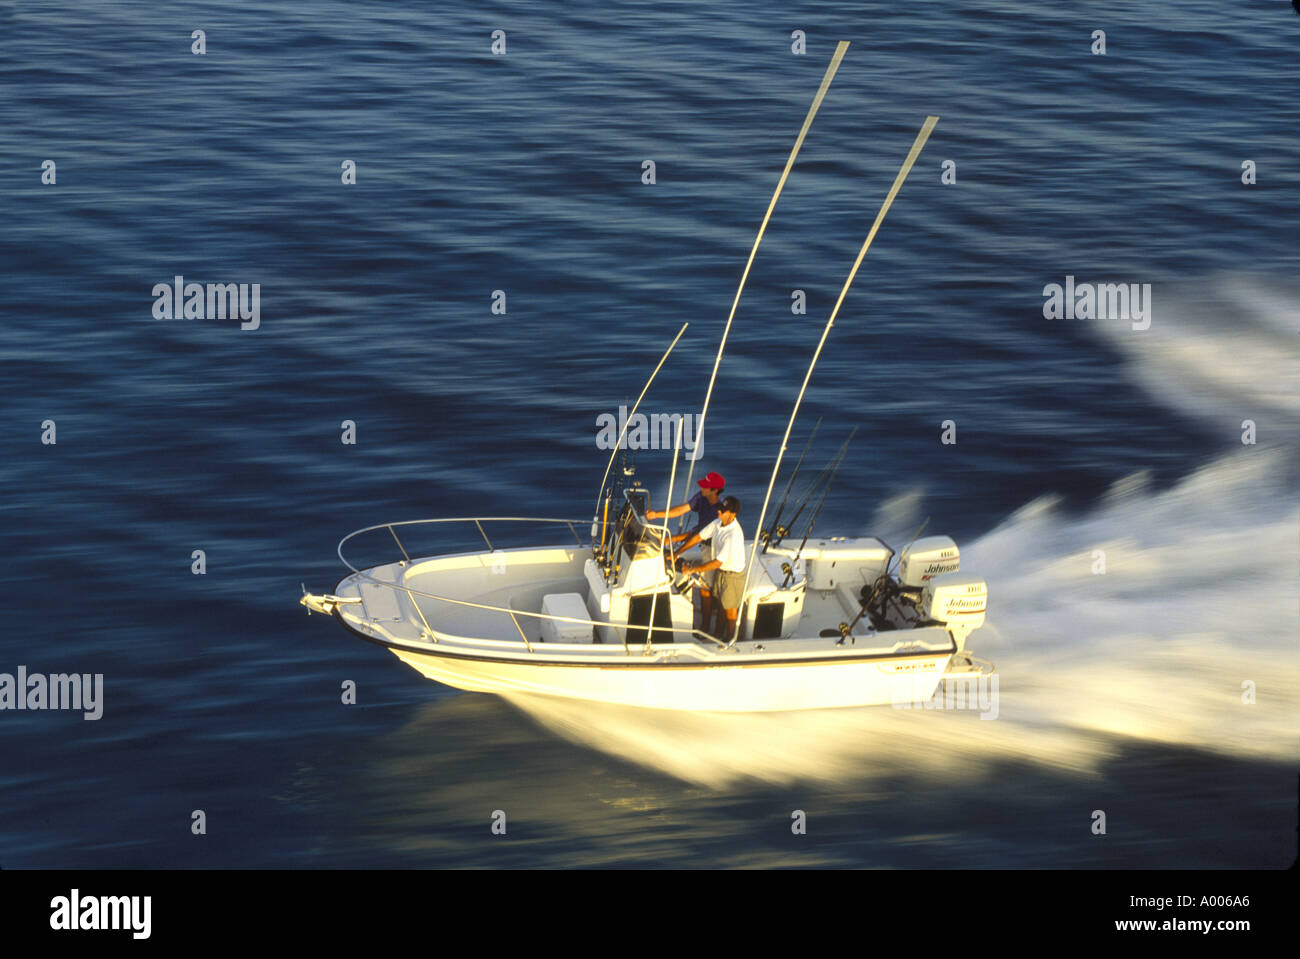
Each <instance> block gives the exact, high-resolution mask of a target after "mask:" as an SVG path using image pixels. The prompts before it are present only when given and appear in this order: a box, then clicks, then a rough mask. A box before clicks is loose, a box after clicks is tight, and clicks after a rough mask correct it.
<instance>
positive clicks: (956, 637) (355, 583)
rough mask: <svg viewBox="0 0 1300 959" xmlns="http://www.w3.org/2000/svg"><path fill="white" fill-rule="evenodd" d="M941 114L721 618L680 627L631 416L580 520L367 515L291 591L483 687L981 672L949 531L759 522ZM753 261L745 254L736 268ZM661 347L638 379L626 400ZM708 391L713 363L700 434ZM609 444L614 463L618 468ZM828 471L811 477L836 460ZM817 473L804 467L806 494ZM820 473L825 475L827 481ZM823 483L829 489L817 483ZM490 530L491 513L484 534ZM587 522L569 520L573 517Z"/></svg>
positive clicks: (727, 683)
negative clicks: (466, 536)
mask: <svg viewBox="0 0 1300 959" xmlns="http://www.w3.org/2000/svg"><path fill="white" fill-rule="evenodd" d="M846 48H847V44H841V45H840V47H839V48H838V49H837V51H836V55H835V57H834V58H833V60H832V62H831V65H830V66H829V67H828V69H827V73H826V77H825V78H824V79H823V81H822V86H821V89H820V90H819V91H818V94H817V96H816V98H815V99H814V101H813V105H812V108H811V109H810V110H809V113H808V116H807V118H806V120H805V122H804V127H803V130H802V131H801V133H800V134H799V139H798V141H797V142H796V144H795V147H794V150H793V151H792V152H791V154H790V159H789V161H788V162H787V164H786V168H785V172H784V173H783V174H782V176H781V180H780V183H779V184H778V186H777V190H776V193H775V194H774V195H773V197H772V202H771V204H770V205H769V207H768V212H767V217H765V218H764V221H763V225H762V227H761V228H760V230H759V233H758V237H757V238H756V239H755V242H754V246H753V249H752V250H751V253H750V260H749V264H750V265H752V264H753V261H754V256H755V253H756V252H757V249H758V245H759V243H760V242H761V240H762V237H763V233H764V231H765V230H766V227H767V223H768V219H769V218H770V216H771V213H772V209H773V208H774V207H775V205H776V201H777V199H778V197H779V196H780V193H781V189H782V186H783V185H784V183H785V180H786V177H787V176H788V174H789V172H790V169H791V167H792V166H793V164H794V159H795V156H796V155H797V153H798V151H799V147H800V145H801V144H802V142H803V138H804V136H805V134H806V133H807V131H808V128H809V126H810V125H811V123H812V119H813V117H814V116H815V115H816V112H817V108H818V106H819V104H820V102H821V99H822V97H823V95H824V94H825V92H826V89H827V87H828V86H829V84H830V81H831V78H832V77H833V75H834V73H835V70H836V68H837V67H838V64H839V61H840V59H841V58H842V57H843V54H844V50H845V49H846ZM937 120H938V118H937V117H930V118H928V119H927V121H926V124H925V126H924V127H923V128H922V131H921V133H920V134H919V135H918V137H917V139H916V142H915V143H914V144H913V147H912V151H911V153H910V154H909V156H908V158H907V160H906V162H905V163H904V164H903V167H902V169H901V170H900V171H899V174H898V177H897V178H896V180H895V182H894V186H893V188H892V189H891V191H890V193H889V195H888V197H887V199H886V200H885V202H884V204H883V205H882V207H881V209H880V212H879V213H878V215H877V217H876V221H875V223H874V225H873V226H872V228H871V232H870V234H869V235H868V237H867V239H866V241H865V242H864V244H863V246H862V250H861V252H860V253H859V254H858V258H857V261H856V262H855V263H854V266H853V270H852V272H850V274H849V277H848V280H847V281H846V282H845V285H844V290H843V291H842V292H841V294H840V299H839V301H838V302H837V303H836V305H835V309H834V311H832V313H831V316H830V319H829V320H828V321H827V324H826V328H825V331H824V332H823V334H822V340H821V343H819V345H818V347H817V352H816V353H815V354H814V356H813V358H812V362H811V363H810V365H809V368H808V375H807V376H806V377H805V379H804V385H803V389H801V390H800V393H799V398H798V399H797V400H796V402H795V408H794V411H793V412H792V414H791V416H790V421H789V425H788V426H787V428H786V434H785V437H784V438H783V440H782V443H781V446H780V452H779V453H778V455H777V459H776V465H775V466H774V468H773V470H772V474H771V478H770V481H769V483H768V489H767V496H766V498H765V500H764V502H763V507H762V510H761V511H760V513H759V515H758V519H757V522H756V523H753V524H752V525H751V524H748V523H746V522H745V521H746V517H744V516H742V517H740V518H739V520H737V521H739V522H741V523H742V529H744V528H746V527H747V528H749V529H751V530H757V531H758V535H757V536H755V537H754V538H753V539H752V541H749V540H747V542H749V543H750V546H749V547H748V550H749V560H748V563H747V567H746V573H745V585H744V589H743V591H742V596H743V599H742V602H741V604H740V607H739V613H738V616H737V619H736V626H735V630H734V635H732V636H730V637H723V636H719V635H717V634H716V630H714V629H713V627H712V625H711V624H701V628H696V627H695V616H696V609H695V605H694V602H693V599H692V595H693V590H692V589H691V588H690V587H691V582H690V578H689V577H683V576H682V575H680V574H679V573H678V571H677V569H676V568H675V567H674V564H673V563H672V557H671V553H670V552H669V550H667V549H666V548H665V546H666V541H667V539H668V538H669V536H670V531H669V529H668V521H667V519H665V520H664V521H663V523H662V524H656V523H651V522H649V521H648V520H647V519H646V512H647V511H648V510H650V509H651V503H650V492H649V491H648V490H647V489H645V488H644V487H642V486H641V485H640V483H639V481H637V480H636V479H635V477H634V468H632V467H629V466H628V465H627V463H626V457H627V453H626V444H625V443H624V439H625V435H626V429H627V426H626V424H625V425H624V427H623V432H622V433H621V434H620V436H619V442H618V444H616V446H615V450H614V453H613V454H612V455H611V457H610V461H609V465H608V466H607V467H606V471H605V478H604V479H603V480H602V481H601V484H600V487H599V490H600V492H599V494H598V496H597V500H596V502H597V509H596V515H595V518H594V519H586V520H564V519H523V518H511V517H476V518H467V519H433V520H415V521H408V522H403V523H390V524H383V525H379V526H372V527H368V528H366V529H363V530H358V531H356V532H354V533H350V534H348V535H347V536H346V537H344V539H343V540H342V541H341V542H340V543H339V549H338V552H339V558H340V559H342V560H343V563H344V564H345V565H346V566H347V567H348V569H349V571H350V572H349V575H348V576H347V577H346V578H344V579H343V580H342V581H341V582H340V583H339V584H338V586H337V587H336V588H335V590H334V592H333V593H332V594H325V595H311V594H308V593H307V592H306V590H305V589H304V591H303V592H304V595H303V597H302V600H301V602H302V604H303V605H305V606H306V607H307V608H308V609H309V610H314V611H317V612H321V613H326V614H329V615H332V616H334V617H335V618H336V619H337V620H338V621H339V622H340V623H342V624H343V625H344V626H345V627H346V628H347V629H349V630H351V631H352V632H353V633H355V634H356V635H358V636H360V637H361V638H362V639H365V640H368V641H370V642H373V643H376V644H378V645H381V646H383V647H385V648H387V649H388V650H390V651H391V652H392V653H393V654H394V655H395V656H397V657H398V658H399V659H401V660H402V661H403V662H405V663H407V664H409V665H410V666H412V667H413V668H415V669H416V670H418V671H419V672H420V673H422V674H423V675H425V676H427V677H428V678H430V679H433V680H436V681H438V682H441V683H444V684H446V685H448V686H454V687H457V688H459V689H467V690H477V691H481V692H492V693H538V694H544V695H551V696H564V697H572V698H579V699H585V700H593V701H598V702H606V703H616V704H622V705H633V706H643V707H650V708H658V709H684V710H716V711H726V712H757V711H777V710H802V709H815V708H828V707H847V706H864V705H879V704H890V703H892V704H902V703H907V704H920V703H924V702H926V701H928V700H930V698H931V697H932V696H933V694H934V692H935V690H936V688H937V687H938V686H939V683H940V682H941V681H942V680H943V679H944V678H945V677H949V678H954V679H963V678H970V677H977V676H981V675H986V674H988V673H989V672H991V671H992V667H991V665H989V664H988V663H985V662H983V661H981V660H979V659H977V658H976V657H974V656H973V655H971V654H970V653H969V652H968V651H966V649H965V641H966V638H967V636H968V635H969V634H970V633H971V631H972V630H974V629H976V628H978V627H979V626H980V625H981V624H982V623H983V622H984V616H985V609H986V605H987V595H988V591H987V587H986V586H985V583H984V581H983V580H981V579H979V578H978V577H974V576H970V575H968V574H966V573H963V572H961V571H960V569H959V563H960V555H959V550H958V548H957V546H956V544H955V543H954V542H953V541H952V540H951V539H949V538H947V537H942V536H931V537H927V538H924V539H921V538H914V540H913V542H911V543H910V544H908V545H907V546H906V547H905V548H903V549H902V550H901V551H899V552H897V553H896V552H895V550H894V549H893V548H891V547H890V546H888V545H887V544H886V543H885V542H883V541H882V540H881V539H878V538H874V537H859V538H836V537H831V538H820V539H814V538H812V536H811V532H812V520H810V521H809V526H808V530H807V532H805V533H804V535H803V539H802V542H800V543H799V544H798V545H797V546H796V545H794V543H793V539H794V537H789V540H788V541H787V536H788V530H786V529H785V528H784V527H782V526H781V525H780V522H779V520H780V517H781V515H782V511H783V510H784V507H785V503H784V502H783V503H782V505H781V508H780V509H778V510H777V513H776V519H774V520H773V521H772V523H771V524H770V528H767V529H764V525H763V524H764V521H765V519H766V518H767V512H768V507H769V505H770V503H771V500H772V491H773V488H774V485H775V483H776V480H777V477H778V475H779V473H780V466H781V459H782V454H783V453H784V451H785V449H786V446H787V444H788V442H789V439H790V435H791V431H792V430H793V427H794V423H795V419H796V417H797V415H798V410H799V405H800V402H801V401H802V399H803V395H804V392H805V391H806V390H807V387H808V383H809V380H810V379H811V377H812V372H813V369H814V367H815V366H816V363H817V358H818V356H819V355H820V353H821V348H822V345H824V343H825V341H826V337H827V335H828V334H829V332H830V329H831V326H832V324H833V323H834V320H835V317H836V314H837V313H838V311H839V307H840V304H841V303H842V302H843V300H844V295H845V293H846V292H847V290H848V287H849V284H851V283H852V280H853V277H854V275H855V274H856V272H857V269H858V266H859V265H860V264H861V262H862V259H863V257H864V256H865V254H866V251H867V248H868V246H869V245H870V243H871V241H872V239H873V238H874V236H875V234H876V231H877V229H878V228H879V226H880V223H881V221H882V220H883V218H884V216H885V214H886V212H887V211H888V209H889V206H890V204H891V203H892V202H893V199H894V197H895V195H896V194H897V192H898V190H899V188H900V187H901V185H902V183H903V181H904V180H905V179H906V177H907V173H908V171H909V170H910V169H911V166H912V164H913V162H914V161H915V159H916V156H917V155H918V154H919V153H920V150H921V148H922V147H923V146H924V143H925V140H926V138H928V136H929V134H930V131H931V130H932V129H933V127H934V124H935V122H937ZM748 273H749V266H748V265H747V266H746V269H745V276H746V277H747V276H748ZM744 282H745V280H744V278H742V280H741V285H740V289H738V290H737V292H736V298H735V301H734V302H733V304H732V311H731V316H730V317H729V318H728V320H727V326H726V330H724V333H723V337H722V344H721V345H720V347H719V350H718V356H717V360H716V361H715V364H714V375H715V377H716V373H717V366H718V363H719V362H720V361H721V358H722V354H723V350H724V349H725V345H726V338H727V332H728V331H729V330H730V327H731V322H732V319H734V317H735V312H736V306H737V304H738V303H739V300H740V294H741V291H742V290H743V287H744ZM684 330H685V327H683V328H682V331H683V332H684ZM681 335H682V333H681V332H679V333H678V334H677V337H678V339H680V337H681ZM676 342H677V340H676V339H675V340H674V341H673V345H676ZM672 348H673V347H672V346H669V348H668V352H667V353H665V354H664V357H663V359H661V360H660V363H659V366H658V367H656V369H655V373H654V374H652V375H651V377H650V380H649V381H648V382H647V383H646V387H645V389H643V390H642V392H641V397H640V398H638V400H637V406H638V407H639V405H640V401H641V398H644V397H645V395H646V392H647V391H648V390H649V388H650V385H651V383H653V381H654V377H655V375H656V374H657V373H658V371H659V369H660V368H662V366H663V364H664V362H665V361H666V360H667V358H668V355H669V353H671V352H672ZM712 389H713V381H712V380H711V381H710V384H709V392H708V394H707V395H706V397H705V403H704V410H703V412H702V413H701V414H700V420H699V425H698V426H697V434H696V443H697V444H698V443H699V438H700V436H701V435H702V432H703V424H704V416H705V414H706V413H707V410H708V404H709V400H710V398H711V396H712ZM635 412H636V407H634V408H633V414H634V415H635ZM628 422H631V420H630V419H629V421H628ZM810 442H811V440H810ZM678 445H679V446H680V433H679V437H678ZM620 449H621V450H622V451H623V452H622V455H623V456H624V463H623V465H622V467H621V468H620V469H618V470H617V471H613V470H612V468H613V466H614V461H615V457H616V456H617V455H619V452H620ZM806 452H807V450H806V449H805V453H806ZM841 458H842V451H841ZM676 465H677V461H676V459H674V461H673V470H672V477H671V479H670V482H669V489H668V495H667V497H666V500H667V502H669V503H671V502H673V501H674V497H673V495H672V494H673V487H674V486H675V484H676ZM800 465H802V458H801V459H800ZM830 469H831V468H830V467H828V468H827V470H824V471H823V477H827V476H833V473H828V470H830ZM798 471H799V466H796V469H795V472H794V475H793V476H791V477H790V480H789V483H788V484H787V487H786V499H787V500H788V498H789V495H790V492H791V490H792V488H793V486H794V481H795V478H796V477H797V475H798ZM611 472H612V477H613V478H612V480H611ZM686 487H687V488H688V489H689V488H690V476H688V477H687V480H686ZM817 488H818V486H817V484H814V486H813V489H812V491H811V492H810V493H809V494H808V496H807V497H806V498H805V502H808V501H809V500H810V499H811V497H812V494H813V493H815V492H816V491H817ZM824 489H829V481H827V482H826V485H825V487H824ZM822 496H823V501H824V498H825V493H824V492H823V494H822ZM819 508H820V507H818V509H819ZM797 515H798V513H796V516H797ZM815 518H816V513H814V514H813V520H815ZM457 524H459V525H457ZM470 524H472V525H473V526H474V527H477V532H478V533H480V534H482V538H483V543H484V546H485V547H486V548H482V549H472V550H468V551H463V550H462V551H455V552H450V553H446V554H444V553H440V552H435V553H432V554H429V555H421V556H417V558H414V559H413V558H412V557H411V556H410V555H409V553H408V551H407V549H406V545H405V543H404V539H403V538H404V537H406V538H407V540H409V539H410V538H411V537H412V535H413V534H416V533H419V534H427V533H428V532H430V531H433V532H442V531H447V532H449V533H452V532H460V531H464V530H466V529H468V527H469V525H470ZM790 525H793V523H791V524H790ZM503 526H505V527H507V529H508V532H507V533H506V534H505V535H506V536H507V537H515V536H517V535H518V534H519V533H521V532H522V531H528V532H529V533H530V534H534V535H533V538H534V539H535V538H536V537H535V533H536V532H537V531H538V530H543V531H554V532H555V533H556V534H558V535H557V537H556V539H559V540H560V541H561V542H560V544H559V545H542V546H532V545H529V546H518V545H513V546H510V547H508V548H500V547H501V545H502V544H504V543H505V542H507V540H506V539H503V534H502V533H501V532H500V530H501V528H502V527H503ZM488 529H492V530H493V533H492V536H491V537H489V536H488ZM588 529H589V531H590V532H589V535H587V536H585V537H584V535H583V533H582V532H580V531H586V530H588ZM399 531H400V533H399ZM471 532H472V531H471ZM370 534H378V535H381V536H384V538H385V539H386V540H388V539H390V538H391V541H392V542H393V543H395V544H396V546H397V548H398V550H399V551H400V554H401V558H400V559H399V558H396V556H394V558H393V561H391V562H387V563H383V564H381V565H377V566H370V567H367V568H358V566H357V565H354V564H353V562H352V560H351V559H350V558H349V555H348V550H349V549H350V548H351V547H352V544H353V540H355V539H356V538H357V537H360V536H363V535H370ZM796 535H797V534H796ZM918 537H919V532H918ZM494 541H495V542H496V544H497V545H495V546H494V545H493V543H494ZM509 541H510V542H517V540H516V539H514V538H511V539H510V540H509ZM551 542H555V541H554V540H552V541H551Z"/></svg>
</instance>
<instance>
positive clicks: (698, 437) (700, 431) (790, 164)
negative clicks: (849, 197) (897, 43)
mask: <svg viewBox="0 0 1300 959" xmlns="http://www.w3.org/2000/svg"><path fill="white" fill-rule="evenodd" d="M848 48H849V41H847V40H841V41H840V42H839V43H838V44H837V45H836V47H835V53H834V54H832V55H831V62H830V65H829V66H827V67H826V75H825V76H823V77H822V85H821V86H820V87H818V88H817V95H816V96H815V97H813V102H812V106H811V107H809V108H808V115H807V116H806V117H804V121H803V129H801V130H800V131H799V138H798V139H797V140H795V141H794V149H793V150H791V151H790V159H788V160H786V161H785V169H784V170H783V171H782V172H781V179H780V180H778V181H777V184H776V192H775V193H773V194H772V202H771V203H769V204H768V205H767V213H766V214H764V216H763V223H762V225H761V226H759V228H758V236H756V237H754V245H753V247H751V248H750V251H749V261H748V262H747V263H746V264H745V272H744V273H742V274H741V275H740V285H739V286H738V287H736V296H735V299H733V300H732V301H731V312H730V313H729V314H727V325H726V326H725V327H723V329H722V342H721V343H719V344H718V355H717V356H716V357H714V359H713V374H712V375H711V376H710V377H709V388H708V389H707V390H706V391H705V393H704V406H703V408H702V409H701V410H700V420H699V422H698V423H697V424H696V426H695V447H696V449H703V447H702V446H701V445H700V444H701V442H702V441H703V439H704V418H705V417H706V416H708V415H709V401H710V400H711V399H712V398H713V384H714V381H715V380H717V378H718V367H719V366H720V365H721V364H722V353H723V351H724V350H726V348H727V334H728V333H730V332H731V321H732V320H734V319H735V318H736V307H738V306H739V305H740V294H741V293H742V292H744V289H745V281H746V280H748V279H749V270H750V267H752V266H753V265H754V257H755V256H757V255H758V245H759V244H760V243H762V242H763V234H764V233H765V232H767V221H768V220H770V219H771V218H772V211H773V210H775V209H776V201H777V200H778V199H780V197H781V191H782V190H783V189H785V181H786V178H787V177H789V176H790V171H791V169H793V168H794V160H795V157H797V156H798V155H799V148H800V147H802V146H803V140H804V137H806V136H807V135H808V130H809V128H810V127H812V122H813V118H814V117H815V116H817V110H818V108H819V107H821V105H822V98H823V97H825V96H826V91H827V89H829V88H830V85H831V80H833V79H834V78H835V71H836V70H838V69H839V68H840V61H841V60H843V59H844V53H845V51H846V50H848ZM694 478H695V459H692V460H691V466H690V469H688V470H687V471H686V485H685V487H683V489H684V492H683V493H682V498H683V499H690V496H689V493H690V491H691V480H692V479H694ZM601 486H602V487H603V486H604V484H603V483H602V484H601ZM671 502H672V501H671V500H669V505H671ZM678 528H679V529H680V527H678Z"/></svg>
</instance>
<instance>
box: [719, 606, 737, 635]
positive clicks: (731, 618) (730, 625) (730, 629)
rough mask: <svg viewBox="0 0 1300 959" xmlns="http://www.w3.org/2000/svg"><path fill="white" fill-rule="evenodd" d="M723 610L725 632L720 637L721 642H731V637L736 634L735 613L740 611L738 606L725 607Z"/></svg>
mask: <svg viewBox="0 0 1300 959" xmlns="http://www.w3.org/2000/svg"><path fill="white" fill-rule="evenodd" d="M723 612H724V613H726V615H727V632H726V634H725V635H724V636H723V637H722V640H723V642H726V643H729V642H731V637H732V636H735V635H736V614H737V613H738V612H740V608H739V607H736V608H735V609H732V608H727V609H724V610H723Z"/></svg>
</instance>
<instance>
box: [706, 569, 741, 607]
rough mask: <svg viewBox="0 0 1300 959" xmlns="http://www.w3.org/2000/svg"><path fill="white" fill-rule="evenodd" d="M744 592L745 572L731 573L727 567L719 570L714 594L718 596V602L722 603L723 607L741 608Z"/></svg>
mask: <svg viewBox="0 0 1300 959" xmlns="http://www.w3.org/2000/svg"><path fill="white" fill-rule="evenodd" d="M744 592H745V574H744V573H729V572H727V571H726V570H725V569H720V570H718V578H717V582H716V583H715V589H714V590H713V594H714V595H715V596H717V597H718V602H719V603H721V604H722V608H723V609H739V608H740V601H741V600H742V599H743V598H744Z"/></svg>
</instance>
